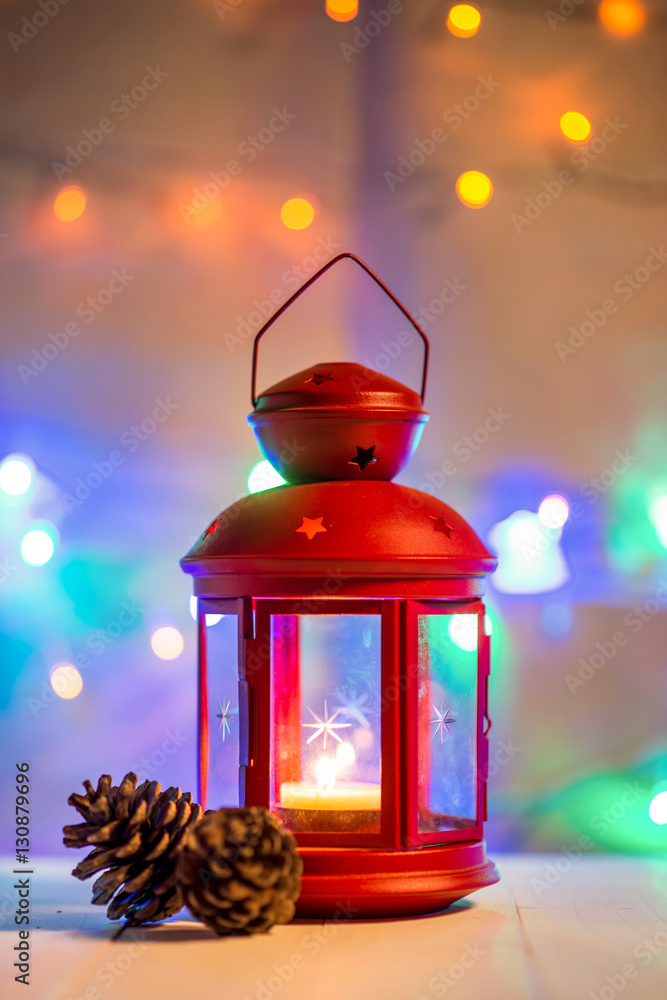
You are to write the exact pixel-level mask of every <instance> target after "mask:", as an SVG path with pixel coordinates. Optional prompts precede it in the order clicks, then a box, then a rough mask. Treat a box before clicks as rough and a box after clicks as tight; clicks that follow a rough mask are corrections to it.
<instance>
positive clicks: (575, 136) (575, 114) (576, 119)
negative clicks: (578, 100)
mask: <svg viewBox="0 0 667 1000" xmlns="http://www.w3.org/2000/svg"><path fill="white" fill-rule="evenodd" d="M560 130H561V132H562V133H563V135H564V136H565V137H566V138H567V139H571V140H572V142H585V141H586V139H588V137H589V135H590V134H591V123H590V122H589V120H588V118H587V117H586V115H582V114H581V112H580V111H566V112H565V114H564V115H561V119H560Z"/></svg>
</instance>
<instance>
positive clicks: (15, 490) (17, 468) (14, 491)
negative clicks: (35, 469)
mask: <svg viewBox="0 0 667 1000" xmlns="http://www.w3.org/2000/svg"><path fill="white" fill-rule="evenodd" d="M31 482H32V465H31V463H30V460H29V459H28V458H27V457H24V456H22V455H8V456H7V458H6V459H5V460H4V461H3V463H2V465H0V490H2V491H3V492H4V493H7V494H8V496H11V497H18V496H21V495H22V494H23V493H27V492H28V490H29V489H30V484H31Z"/></svg>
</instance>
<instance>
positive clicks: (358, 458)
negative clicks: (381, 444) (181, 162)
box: [350, 445, 377, 472]
mask: <svg viewBox="0 0 667 1000" xmlns="http://www.w3.org/2000/svg"><path fill="white" fill-rule="evenodd" d="M374 451H375V445H373V446H372V447H371V448H360V447H359V445H357V454H356V455H355V456H354V458H351V459H350V465H358V466H359V468H360V470H361V471H362V472H363V470H364V469H365V468H366V466H367V465H372V464H373V462H377V458H375V456H374V455H373V452H374Z"/></svg>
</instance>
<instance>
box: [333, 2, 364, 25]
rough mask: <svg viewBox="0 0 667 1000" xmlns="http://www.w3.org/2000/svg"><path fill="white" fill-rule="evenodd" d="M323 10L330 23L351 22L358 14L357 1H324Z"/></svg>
mask: <svg viewBox="0 0 667 1000" xmlns="http://www.w3.org/2000/svg"><path fill="white" fill-rule="evenodd" d="M325 9H326V12H327V14H328V15H329V17H330V18H331V20H332V21H351V20H352V18H353V17H356V16H357V14H358V13H359V2H358V0H326V5H325Z"/></svg>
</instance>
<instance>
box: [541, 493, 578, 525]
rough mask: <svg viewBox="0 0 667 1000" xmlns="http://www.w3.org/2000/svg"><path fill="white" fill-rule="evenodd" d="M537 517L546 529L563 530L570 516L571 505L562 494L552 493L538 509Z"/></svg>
mask: <svg viewBox="0 0 667 1000" xmlns="http://www.w3.org/2000/svg"><path fill="white" fill-rule="evenodd" d="M537 516H538V517H539V519H540V521H541V522H542V524H543V525H544V526H545V528H562V527H563V525H564V524H565V522H566V521H567V519H568V517H569V516H570V505H569V503H568V502H567V500H566V499H565V497H563V496H561V495H560V493H551V494H550V495H549V496H548V497H545V498H544V500H543V501H542V503H541V504H540V506H539V507H538V509H537Z"/></svg>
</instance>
